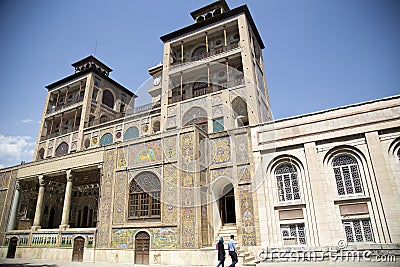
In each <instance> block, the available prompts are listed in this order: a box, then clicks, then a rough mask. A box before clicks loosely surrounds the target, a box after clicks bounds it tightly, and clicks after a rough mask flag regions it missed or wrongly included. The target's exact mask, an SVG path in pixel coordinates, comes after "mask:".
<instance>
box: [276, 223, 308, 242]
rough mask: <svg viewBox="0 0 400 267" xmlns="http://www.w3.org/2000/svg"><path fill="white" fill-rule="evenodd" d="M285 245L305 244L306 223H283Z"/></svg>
mask: <svg viewBox="0 0 400 267" xmlns="http://www.w3.org/2000/svg"><path fill="white" fill-rule="evenodd" d="M281 233H282V239H283V245H284V246H295V245H305V244H306V236H305V231H304V223H298V224H287V225H281Z"/></svg>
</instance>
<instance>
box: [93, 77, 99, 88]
mask: <svg viewBox="0 0 400 267" xmlns="http://www.w3.org/2000/svg"><path fill="white" fill-rule="evenodd" d="M94 86H96V87H99V86H100V80H99V79H97V78H94Z"/></svg>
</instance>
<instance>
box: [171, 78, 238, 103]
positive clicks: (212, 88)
mask: <svg viewBox="0 0 400 267" xmlns="http://www.w3.org/2000/svg"><path fill="white" fill-rule="evenodd" d="M243 84H244V78H243V77H239V78H237V79H234V80H231V81H226V82H223V83H220V84H210V85H209V86H205V87H203V88H199V89H196V90H193V92H192V96H189V95H186V94H182V95H173V96H172V97H170V98H168V104H174V103H177V102H180V101H184V100H188V99H191V98H195V97H199V96H203V95H207V94H211V93H215V92H218V91H221V90H225V89H228V88H233V87H236V86H239V85H243ZM179 90H180V87H179V86H178V87H175V88H173V89H172V91H173V92H174V91H175V92H179Z"/></svg>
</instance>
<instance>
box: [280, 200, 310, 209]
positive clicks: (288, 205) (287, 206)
mask: <svg viewBox="0 0 400 267" xmlns="http://www.w3.org/2000/svg"><path fill="white" fill-rule="evenodd" d="M305 207H306V204H305V203H303V202H299V203H282V204H278V205H275V207H274V210H288V209H301V208H305Z"/></svg>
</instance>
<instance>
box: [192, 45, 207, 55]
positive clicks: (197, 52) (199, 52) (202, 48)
mask: <svg viewBox="0 0 400 267" xmlns="http://www.w3.org/2000/svg"><path fill="white" fill-rule="evenodd" d="M205 53H207V49H206V47H205V46H200V47H197V48H196V49H195V50H194V51H193V54H192V57H200V56H201V55H204V54H205Z"/></svg>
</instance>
